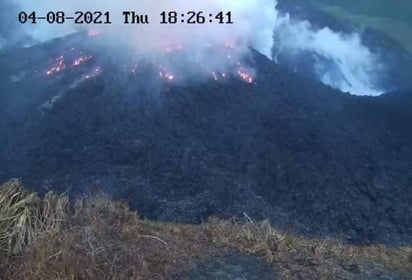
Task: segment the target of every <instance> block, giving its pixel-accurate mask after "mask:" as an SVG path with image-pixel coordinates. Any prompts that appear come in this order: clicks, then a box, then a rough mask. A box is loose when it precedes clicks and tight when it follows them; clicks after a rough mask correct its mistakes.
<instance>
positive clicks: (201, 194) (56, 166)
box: [0, 36, 412, 245]
mask: <svg viewBox="0 0 412 280" xmlns="http://www.w3.org/2000/svg"><path fill="white" fill-rule="evenodd" d="M91 40H94V39H93V38H89V37H86V38H83V37H81V36H80V37H79V36H72V37H68V38H64V39H60V40H55V41H53V42H49V43H47V44H42V45H38V46H35V47H32V48H28V49H20V50H15V51H12V52H8V53H5V54H3V55H1V56H0V63H1V65H3V67H2V68H1V70H0V104H1V107H0V131H1V137H0V158H1V161H0V181H6V180H8V179H10V178H12V177H19V178H22V180H23V182H25V184H26V185H27V186H29V187H30V188H32V189H33V188H35V189H37V190H39V191H45V190H46V189H53V188H54V189H56V190H57V191H60V192H68V193H69V194H70V195H72V196H79V195H81V194H84V193H94V192H100V191H104V192H107V193H109V194H111V195H113V196H114V197H115V198H123V199H127V200H128V201H129V203H130V205H131V206H132V207H133V208H135V209H137V210H138V212H139V213H141V214H142V215H143V216H145V217H149V218H153V219H159V220H167V221H184V222H199V221H201V220H203V219H206V218H207V217H209V216H211V215H217V216H220V217H231V216H233V215H241V216H243V212H246V213H247V214H248V215H249V216H250V217H252V218H253V219H262V218H270V219H271V221H272V222H273V224H274V225H275V226H276V227H278V228H283V229H288V230H292V231H296V232H298V233H300V234H305V235H309V236H321V237H334V238H341V239H343V240H347V241H349V242H353V243H371V242H372V243H373V242H384V243H387V244H390V245H396V244H405V243H406V244H410V242H412V206H411V205H412V193H411V191H410V188H411V186H412V168H411V167H412V160H411V159H412V122H411V121H412V114H411V112H410V110H409V108H410V105H411V102H412V101H411V97H412V95H411V92H406V93H392V94H388V95H384V96H381V97H377V98H370V97H369V98H368V97H355V96H350V95H348V94H344V93H341V92H339V91H336V90H333V89H331V88H329V87H326V86H324V85H322V84H320V83H317V82H313V81H310V80H306V79H304V78H300V77H298V76H296V75H295V74H292V73H288V72H287V71H285V70H284V69H282V68H280V67H279V66H276V65H275V64H273V63H272V62H271V61H269V60H268V59H267V58H265V57H264V56H262V55H260V54H259V53H257V52H255V51H253V50H251V51H250V54H249V56H248V57H246V58H245V61H244V63H246V64H248V65H250V66H251V67H253V68H254V69H255V71H256V78H255V80H254V81H253V83H245V82H244V81H242V80H241V79H239V78H236V77H230V78H228V79H224V80H219V81H214V80H213V79H209V80H206V81H200V82H196V83H194V82H193V83H186V84H180V85H179V84H175V83H169V82H167V81H162V82H161V83H158V82H153V83H150V82H148V81H150V80H149V79H148V77H149V76H150V75H151V74H150V73H151V72H150V71H151V70H150V69H149V68H148V69H147V70H144V71H143V74H141V75H137V76H135V75H132V73H130V71H124V69H123V65H124V60H123V59H122V58H120V57H111V56H108V55H105V53H104V51H103V50H96V49H95V48H91V47H90V46H91V45H90V42H89V41H91ZM73 47H75V50H76V52H77V51H81V52H82V54H86V55H89V54H90V55H91V56H92V58H90V59H86V60H87V61H86V62H84V63H83V62H82V63H81V65H80V67H77V68H75V67H67V68H65V69H64V71H55V72H53V73H51V74H50V75H48V74H47V72H46V69H47V67H48V66H50V65H49V64H50V63H55V62H56V61H55V60H56V58H58V57H59V56H60V55H61V54H62V53H65V52H70V51H71V48H73ZM125 61H127V58H126V59H125ZM145 71H146V72H145ZM93 73H95V74H93Z"/></svg>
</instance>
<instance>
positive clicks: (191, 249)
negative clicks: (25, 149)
mask: <svg viewBox="0 0 412 280" xmlns="http://www.w3.org/2000/svg"><path fill="white" fill-rule="evenodd" d="M0 198H1V200H0V209H1V215H2V216H1V217H2V218H1V224H0V226H1V227H0V230H1V231H0V232H1V238H2V239H1V244H2V247H1V248H2V253H0V275H4V277H5V279H170V278H171V277H173V276H176V275H180V274H182V273H184V272H185V271H187V270H188V269H190V268H191V267H193V266H194V265H195V264H197V263H199V262H201V261H203V260H206V259H207V258H210V257H213V256H217V255H219V254H220V253H222V252H223V248H232V249H234V250H236V251H239V252H242V253H247V254H253V255H257V256H259V257H263V258H265V259H266V261H267V262H268V263H270V264H272V265H273V266H275V267H276V270H277V271H279V272H280V273H281V276H282V278H283V279H299V277H300V278H301V279H351V277H350V276H351V275H350V273H351V272H350V271H352V272H353V271H356V270H359V271H361V270H362V263H363V262H364V261H373V262H376V263H380V264H382V265H384V266H385V267H387V268H389V269H393V270H395V271H397V272H399V273H400V274H401V275H407V273H412V250H411V248H399V249H388V248H386V247H383V246H373V247H355V246H348V245H342V244H340V243H338V242H336V241H332V240H329V241H328V240H326V241H325V240H324V241H322V240H316V239H307V238H301V237H297V236H295V235H292V234H286V233H283V232H280V231H277V230H276V229H274V228H273V227H272V226H271V225H270V223H269V222H268V221H263V222H259V223H255V222H253V221H252V220H251V219H250V218H248V217H247V215H246V217H247V218H248V219H247V222H246V223H245V222H238V221H236V220H229V221H224V220H219V219H216V218H211V219H210V220H209V221H208V222H207V223H204V224H202V225H182V224H167V223H158V222H153V221H147V220H141V219H139V218H138V216H137V213H135V212H133V211H130V210H129V209H128V207H127V206H126V204H124V203H121V202H114V201H112V200H110V199H109V198H107V197H105V196H97V197H93V198H88V199H82V200H78V201H76V202H75V205H74V211H72V213H70V212H69V210H68V209H67V202H68V201H67V198H65V197H63V196H56V195H53V194H48V195H47V196H46V197H45V198H44V199H40V198H39V197H37V195H35V194H30V193H27V192H25V191H23V189H22V188H21V185H20V183H19V182H18V181H12V182H10V183H8V184H6V185H4V186H1V187H0ZM3 215H5V216H3ZM3 217H6V218H3ZM12 221H14V222H12ZM63 221H64V222H63ZM1 263H2V264H4V266H1ZM345 267H346V268H348V267H349V268H350V269H349V270H350V271H348V269H344V268H345ZM405 277H406V276H405Z"/></svg>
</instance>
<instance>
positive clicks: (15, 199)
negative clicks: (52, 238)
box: [0, 180, 68, 255]
mask: <svg viewBox="0 0 412 280" xmlns="http://www.w3.org/2000/svg"><path fill="white" fill-rule="evenodd" d="M67 205H68V199H67V198H66V197H64V196H58V195H55V194H53V193H48V194H47V195H46V196H45V198H44V199H43V200H42V199H40V198H39V197H38V196H37V195H36V194H34V193H29V192H26V191H25V190H23V188H22V186H21V183H20V182H19V181H18V180H13V181H10V182H9V183H6V184H4V185H3V186H1V189H0V251H2V252H6V253H7V254H8V255H9V254H17V253H21V252H22V251H23V250H24V249H25V248H26V247H27V246H29V245H30V244H32V243H33V242H34V241H35V240H36V239H37V238H39V237H40V236H41V235H42V234H46V233H52V232H58V231H59V230H60V227H61V225H62V222H64V221H65V220H66V218H67Z"/></svg>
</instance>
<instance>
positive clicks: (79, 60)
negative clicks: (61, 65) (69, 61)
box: [73, 55, 93, 66]
mask: <svg viewBox="0 0 412 280" xmlns="http://www.w3.org/2000/svg"><path fill="white" fill-rule="evenodd" d="M92 58H93V57H92V56H91V55H89V56H86V55H82V56H80V57H78V58H76V59H75V60H74V61H73V66H79V65H80V64H82V63H84V62H86V61H88V60H90V59H92Z"/></svg>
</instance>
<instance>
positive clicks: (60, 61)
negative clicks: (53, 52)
mask: <svg viewBox="0 0 412 280" xmlns="http://www.w3.org/2000/svg"><path fill="white" fill-rule="evenodd" d="M65 68H66V65H65V64H64V57H63V56H62V55H61V56H59V57H58V58H56V60H55V63H54V64H53V65H52V66H51V67H50V68H49V69H48V70H47V71H46V75H52V74H55V73H58V72H60V71H62V70H64V69H65Z"/></svg>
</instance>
